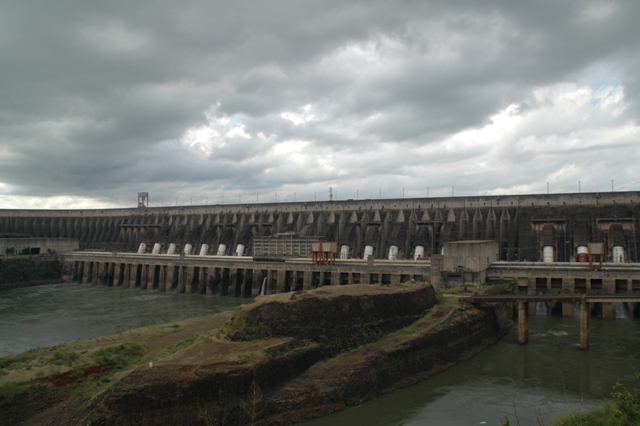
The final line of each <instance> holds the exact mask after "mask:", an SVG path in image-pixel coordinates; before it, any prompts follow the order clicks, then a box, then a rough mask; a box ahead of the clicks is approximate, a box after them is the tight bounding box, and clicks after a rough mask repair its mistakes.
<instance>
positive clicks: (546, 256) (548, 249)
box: [542, 246, 554, 262]
mask: <svg viewBox="0 0 640 426" xmlns="http://www.w3.org/2000/svg"><path fill="white" fill-rule="evenodd" d="M542 261H543V262H553V261H554V258H553V246H544V247H542Z"/></svg>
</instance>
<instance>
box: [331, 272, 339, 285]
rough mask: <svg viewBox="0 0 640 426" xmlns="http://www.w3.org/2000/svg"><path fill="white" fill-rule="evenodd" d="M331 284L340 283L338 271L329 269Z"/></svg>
mask: <svg viewBox="0 0 640 426" xmlns="http://www.w3.org/2000/svg"><path fill="white" fill-rule="evenodd" d="M331 285H340V271H331Z"/></svg>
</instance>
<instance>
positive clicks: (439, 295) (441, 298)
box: [435, 288, 444, 304]
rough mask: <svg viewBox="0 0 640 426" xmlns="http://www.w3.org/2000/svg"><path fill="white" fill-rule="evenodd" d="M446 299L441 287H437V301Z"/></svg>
mask: <svg viewBox="0 0 640 426" xmlns="http://www.w3.org/2000/svg"><path fill="white" fill-rule="evenodd" d="M443 299H444V293H443V292H442V290H441V289H439V288H438V289H436V296H435V303H436V304H438V303H442V300H443Z"/></svg>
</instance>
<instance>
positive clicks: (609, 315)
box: [602, 279, 616, 319]
mask: <svg viewBox="0 0 640 426" xmlns="http://www.w3.org/2000/svg"><path fill="white" fill-rule="evenodd" d="M615 292H616V280H615V279H603V280H602V294H615ZM602 318H603V319H616V304H615V303H603V304H602Z"/></svg>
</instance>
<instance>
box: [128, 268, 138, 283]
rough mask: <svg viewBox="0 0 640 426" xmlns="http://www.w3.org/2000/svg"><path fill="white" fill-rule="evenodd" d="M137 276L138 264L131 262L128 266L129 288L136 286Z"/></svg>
mask: <svg viewBox="0 0 640 426" xmlns="http://www.w3.org/2000/svg"><path fill="white" fill-rule="evenodd" d="M137 278H138V265H136V264H133V263H132V264H131V265H130V267H129V288H136V280H137Z"/></svg>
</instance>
